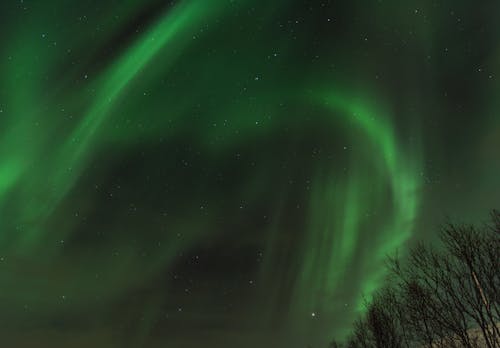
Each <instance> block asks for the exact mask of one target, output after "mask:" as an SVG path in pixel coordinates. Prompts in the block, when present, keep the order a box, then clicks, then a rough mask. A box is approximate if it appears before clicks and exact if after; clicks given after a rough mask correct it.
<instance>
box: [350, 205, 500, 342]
mask: <svg viewBox="0 0 500 348" xmlns="http://www.w3.org/2000/svg"><path fill="white" fill-rule="evenodd" d="M491 217H492V223H491V224H490V225H486V226H481V227H475V226H471V225H456V224H451V223H449V224H447V225H446V226H444V227H443V228H442V230H441V233H440V240H441V244H442V246H441V247H440V248H436V247H433V246H428V245H424V244H418V245H416V246H415V247H413V248H412V249H411V250H410V252H409V255H408V257H406V258H405V259H404V260H403V261H402V260H400V259H399V258H398V257H397V256H395V257H392V258H389V259H388V268H389V274H390V277H389V279H388V283H387V285H386V286H385V287H383V288H382V289H381V290H380V291H379V292H377V293H376V294H375V296H374V297H373V300H372V301H371V302H370V303H368V304H366V315H365V316H364V317H362V318H359V319H358V320H357V321H356V322H355V324H354V330H353V333H352V335H351V337H350V339H349V340H348V342H347V347H351V348H357V347H361V348H369V347H370V348H371V347H376V348H380V347H387V348H399V347H406V348H409V347H428V348H435V347H440V348H445V347H451V348H453V347H457V348H458V347H465V348H474V347H478V346H481V347H484V346H485V347H488V348H500V342H499V339H500V333H499V326H498V323H499V322H500V316H499V307H500V305H499V302H500V301H499V298H500V293H499V291H498V290H499V286H500V280H499V271H498V270H499V269H500V264H499V254H500V212H498V211H493V212H492V214H491Z"/></svg>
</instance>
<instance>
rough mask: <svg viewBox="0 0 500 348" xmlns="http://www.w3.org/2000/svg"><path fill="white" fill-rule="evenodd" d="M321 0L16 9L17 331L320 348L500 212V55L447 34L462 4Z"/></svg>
mask: <svg viewBox="0 0 500 348" xmlns="http://www.w3.org/2000/svg"><path fill="white" fill-rule="evenodd" d="M448 5H450V6H452V5H453V6H452V7H454V6H458V5H456V3H453V4H451V2H450V4H448ZM307 6H308V7H307V8H306V7H305V5H304V2H300V1H289V0H278V1H272V2H270V3H269V4H268V3H266V4H256V3H255V2H252V1H247V0H213V1H212V0H210V1H205V0H181V1H174V2H172V3H171V4H169V5H168V4H166V5H164V6H160V5H159V2H158V3H155V2H154V1H151V2H148V1H146V2H145V1H136V0H128V1H123V2H120V4H119V5H117V4H116V3H114V2H113V1H103V2H102V3H101V2H99V5H95V4H93V5H90V2H86V1H83V2H75V3H74V4H72V5H71V6H70V5H68V2H66V1H62V0H51V1H48V2H43V3H41V2H37V3H27V2H26V1H25V2H21V3H16V4H13V3H9V4H7V2H6V3H5V4H0V14H3V13H5V14H7V15H5V16H3V17H4V18H3V19H4V21H3V24H2V29H5V30H4V32H5V33H6V34H5V35H4V36H2V37H1V38H0V40H2V44H3V45H2V49H3V53H2V55H1V56H2V57H0V59H1V60H0V271H1V275H0V289H1V290H0V299H1V300H2V301H3V302H4V303H6V305H5V308H3V310H4V315H0V319H1V320H0V324H5V325H4V326H3V327H5V328H6V329H5V331H6V333H5V334H6V335H7V336H6V337H13V336H14V335H15V333H16V332H23V333H24V332H26V331H29V330H34V331H36V330H39V331H40V332H42V333H46V332H52V331H56V332H57V334H56V335H58V334H60V333H61V332H62V331H64V330H63V329H61V330H60V328H59V327H57V325H56V324H53V323H60V322H63V323H65V325H67V326H65V327H67V328H71V330H74V331H71V330H69V329H68V331H71V332H72V333H71V334H75V336H78V337H80V336H79V335H81V336H82V337H87V336H89V337H90V338H88V340H89V341H93V340H94V338H93V337H94V336H92V335H96V336H100V334H101V331H99V330H100V329H97V328H103V329H102V330H103V333H102V336H103V337H101V339H102V341H99V338H98V337H97V338H95V342H104V341H106V340H108V339H110V340H111V341H112V339H111V338H109V337H110V336H113V335H111V334H109V332H112V333H115V332H118V333H119V334H117V336H119V338H117V341H116V342H115V341H113V342H114V343H112V344H109V345H107V344H104V343H95V342H93V343H87V346H88V345H94V344H95V346H96V347H100V346H104V347H108V346H113V344H115V345H116V346H119V347H122V346H124V345H123V344H124V343H123V342H125V343H126V344H127V345H128V346H131V347H143V346H151V347H155V346H156V345H155V343H157V345H158V346H164V345H165V344H166V345H167V346H172V347H175V346H176V344H177V345H178V346H182V344H184V342H185V341H184V340H185V339H187V338H190V337H191V336H195V335H194V333H193V334H191V333H192V332H195V333H198V331H197V330H199V331H200V332H202V333H206V336H203V335H200V337H204V338H206V339H207V340H208V341H207V344H208V345H209V346H210V344H212V345H213V346H217V347H222V348H224V347H225V346H224V345H228V346H230V347H235V346H241V347H243V348H245V344H246V345H247V346H252V347H253V346H263V347H265V345H263V344H262V342H265V343H267V344H269V345H270V346H273V347H281V346H286V347H288V346H290V345H291V344H296V345H300V346H307V345H308V344H313V345H314V346H315V347H316V346H321V345H323V344H325V343H326V341H327V340H328V339H329V338H330V337H332V336H333V335H342V334H344V333H345V331H346V330H347V329H348V328H349V325H350V324H351V321H352V320H353V318H354V317H355V315H357V314H358V313H359V311H361V310H362V306H361V304H362V300H363V296H365V297H367V298H369V297H370V295H371V294H372V293H373V291H375V290H376V289H377V288H378V287H379V286H380V283H381V280H382V279H383V277H384V271H383V269H384V266H383V260H384V258H385V256H386V255H387V254H388V253H391V252H393V251H394V250H396V249H400V250H402V251H403V252H404V250H405V248H406V245H407V244H408V243H410V242H412V240H415V239H418V238H432V228H434V225H435V224H436V223H437V222H440V220H439V219H440V218H442V216H443V215H445V214H447V213H450V212H457V214H464V217H465V218H471V219H474V218H476V217H477V216H483V215H484V210H485V209H489V208H491V207H493V206H494V205H495V204H496V203H498V198H497V197H500V194H499V192H498V189H499V187H498V182H497V181H498V179H497V178H498V176H499V174H498V173H499V172H500V167H499V165H498V163H497V162H498V161H497V155H498V154H497V150H496V149H497V148H498V145H499V143H498V139H499V137H498V134H500V133H499V127H500V122H499V118H498V117H497V116H496V115H497V114H496V110H498V105H497V104H498V98H496V94H498V93H497V92H498V90H499V84H498V78H497V76H500V74H496V73H495V72H497V71H498V69H499V68H500V67H499V65H498V62H499V61H500V60H499V59H498V57H499V55H500V53H499V51H498V48H496V46H495V49H493V50H492V52H489V51H488V52H483V51H480V49H481V48H480V47H479V48H478V50H479V51H480V52H483V53H481V54H478V56H481V57H483V56H488V59H487V60H485V61H484V62H483V61H481V62H479V61H473V59H472V58H470V57H469V56H467V55H465V54H459V53H460V52H461V53H463V52H465V51H466V49H465V48H464V47H462V42H465V41H467V40H468V41H467V42H469V41H470V40H469V39H467V40H459V41H458V43H455V45H454V46H452V45H451V43H450V41H452V40H450V37H451V38H453V37H454V35H456V33H455V32H454V31H453V30H454V29H453V30H452V29H450V28H455V27H454V26H455V25H456V19H455V16H456V18H461V19H462V18H463V17H464V16H465V15H464V13H468V12H467V11H466V8H465V9H464V8H461V7H460V6H458V7H459V9H457V10H456V12H455V10H453V11H452V12H453V13H454V15H453V19H450V18H451V17H450V16H451V14H450V11H451V10H450V9H448V7H446V6H444V5H443V9H441V8H439V9H434V7H432V6H431V5H428V6H426V4H422V3H421V2H419V1H410V2H405V3H404V4H403V3H401V4H399V3H398V4H385V3H384V4H381V3H380V2H378V1H373V2H363V3H362V4H357V3H356V2H354V3H352V4H351V3H346V4H344V5H343V6H340V5H334V4H330V2H328V1H326V2H324V4H323V2H321V4H315V3H314V4H313V3H311V4H308V5H307ZM335 6H337V7H335ZM358 6H361V7H362V8H361V9H360V8H358ZM464 6H465V5H464ZM25 7H26V9H25ZM445 7H446V8H445ZM462 7H463V6H462ZM460 9H461V10H460ZM494 12H495V11H491V13H494ZM459 16H461V17H459ZM387 17H391V24H390V25H389V27H388V26H387V25H388V24H387V23H386V22H387V20H382V19H387ZM497 22H498V21H492V23H495V26H494V27H495V28H496V29H495V30H498V28H497V26H496V23H497ZM346 23H349V28H347V29H346V25H347V24H346ZM359 23H361V24H359ZM443 23H453V26H452V25H450V26H448V25H445V24H443ZM462 23H465V24H462ZM471 23H472V22H471ZM351 24H352V27H351ZM460 25H465V26H466V27H467V25H471V26H472V27H473V28H474V26H473V25H472V24H470V23H469V22H467V21H465V20H464V21H463V22H462V21H461V22H460ZM467 28H468V27H467ZM485 31H487V32H488V28H486V29H485ZM407 33H408V34H407ZM410 33H411V34H410ZM437 33H439V35H438V34H437ZM440 35H443V37H441V36H440ZM491 36H494V35H491ZM484 40H485V41H484V42H485V45H487V43H486V42H489V41H488V40H487V38H485V39H484ZM445 44H446V47H447V48H448V45H450V52H451V50H452V49H454V50H455V51H454V52H459V53H453V54H454V55H455V57H457V58H456V60H454V64H452V63H450V62H449V61H448V60H447V59H449V57H448V56H447V55H445V54H444V53H443V47H444V46H445ZM467 49H468V48H467ZM467 52H469V51H467ZM450 54H451V53H450ZM469 58H470V61H469ZM474 59H475V58H474ZM465 67H467V68H468V69H469V68H470V69H469V70H470V71H469V70H467V72H466V73H467V74H470V76H469V77H470V78H468V79H467V80H466V81H469V80H470V81H471V82H470V84H471V87H470V88H471V89H474V90H475V89H476V88H478V92H477V93H478V94H481V97H478V96H470V98H469V99H470V100H469V99H467V98H465V97H463V95H461V94H460V93H459V92H460V91H459V92H457V88H456V85H463V86H464V87H463V88H464V89H465V90H466V92H464V94H467V95H468V94H472V93H471V92H470V91H469V90H468V89H467V88H469V87H468V84H466V83H464V82H463V81H462V82H461V83H457V82H456V81H455V80H453V79H452V78H451V77H450V76H453V77H456V76H458V75H460V74H458V73H457V71H458V72H461V73H462V72H464V71H465V70H466V69H465ZM478 67H480V68H481V74H479V75H478ZM448 69H449V70H448ZM441 71H442V72H441ZM464 74H465V73H464ZM490 76H491V77H490ZM449 80H452V81H451V82H450V81H449ZM467 83H468V82H467ZM454 93H455V94H454ZM479 105H480V106H481V107H479ZM462 112H463V113H462ZM470 114H474V115H477V117H476V118H475V119H474V121H473V122H472V121H470V120H469V118H468V117H469V116H468V115H470ZM483 115H484V116H483ZM469 127H470V129H468V128H469ZM464 163H468V164H467V165H464ZM464 167H465V168H464ZM478 171H480V172H481V173H480V174H477V172H478ZM478 176H479V177H478ZM462 192H464V193H462ZM462 195H464V196H465V195H467V197H471V201H480V202H481V203H480V204H474V206H473V207H471V203H470V202H468V200H467V199H463V197H462ZM443 205H446V208H443ZM448 208H449V210H446V211H445V209H448ZM429 231H430V232H429ZM207 250H208V251H207ZM204 253H206V254H204ZM194 254H196V255H197V256H200V258H199V261H196V262H199V263H200V264H201V266H199V268H196V267H198V266H193V265H192V264H191V263H189V262H191V261H192V260H191V259H189V260H188V261H189V262H188V261H186V260H185V259H186V258H187V257H191V258H192V257H193V255H194ZM198 254H199V255H198ZM207 255H208V256H207ZM219 258H221V259H223V260H222V261H221V260H220V259H219ZM240 258H241V259H240ZM196 260H198V259H196ZM214 260H215V261H214ZM242 260H243V261H242ZM192 262H195V261H192ZM190 267H191V268H190ZM211 267H212V268H211ZM186 269H187V270H186ZM193 269H194V270H193ZM183 272H184V273H183ZM190 272H191V273H190ZM221 274H222V275H221ZM179 279H180V280H179ZM35 289H36V291H35ZM186 289H187V290H186ZM179 290H180V291H179ZM196 291H198V293H197V292H196ZM231 296H234V297H231ZM180 307H182V311H180V310H179V308H180ZM89 313H90V314H89ZM256 318H257V319H256ZM200 323H202V324H200ZM79 325H81V326H79ZM169 325H170V326H169ZM0 326H2V325H0ZM82 327H85V329H82ZM129 327H133V328H134V329H133V330H132V329H131V330H130V331H131V333H130V337H129V336H127V335H126V334H125V333H124V332H127V334H128V329H124V328H129ZM159 327H160V328H165V329H159ZM179 327H183V328H185V329H179ZM207 327H208V329H207ZM87 328H88V332H87V331H85V330H87ZM58 330H59V331H58ZM79 330H80V331H79ZM183 330H186V331H187V330H189V332H190V334H189V335H186V334H185V331H183ZM204 330H206V331H204ZM7 331H8V332H7ZM12 332H13V333H12ZM75 332H76V333H75ZM89 332H92V335H90V334H89ZM158 332H160V333H158ZM0 333H4V332H0ZM155 335H157V336H159V338H158V342H157V341H155V339H157V336H155ZM162 335H164V336H162ZM178 336H182V337H181V338H179V337H178ZM57 337H59V336H57ZM231 338H234V340H236V341H232V340H231ZM237 339H240V341H237ZM55 340H56V341H57V339H55ZM176 340H179V341H176ZM210 340H213V341H210ZM12 341H13V342H14V341H16V340H15V339H14V338H12ZM49 341H50V340H48V339H47V345H49V346H57V343H52V344H51V343H50V342H49ZM16 342H17V341H16ZM106 342H107V341H106ZM165 342H166V343H165ZM221 342H222V343H221ZM242 342H243V343H242ZM269 342H272V343H269ZM276 342H278V343H276ZM185 346H190V345H189V344H187V343H186V345H185ZM191 346H195V344H194V343H192V344H191Z"/></svg>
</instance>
